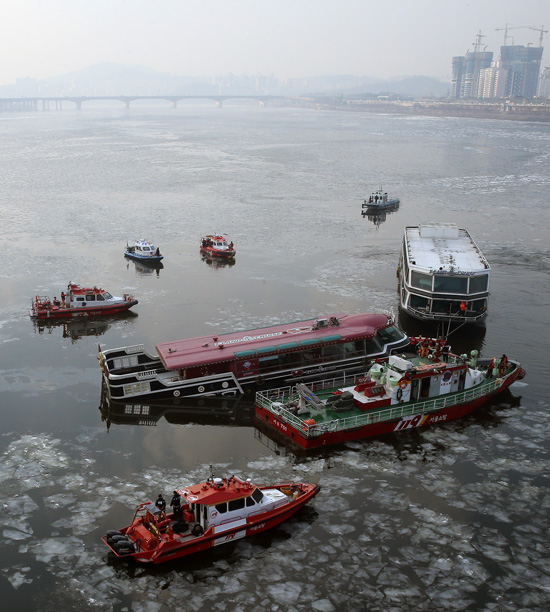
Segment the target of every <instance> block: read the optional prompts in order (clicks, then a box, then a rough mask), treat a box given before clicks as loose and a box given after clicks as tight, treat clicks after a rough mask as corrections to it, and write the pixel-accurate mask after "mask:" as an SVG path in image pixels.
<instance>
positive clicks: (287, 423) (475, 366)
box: [255, 338, 525, 449]
mask: <svg viewBox="0 0 550 612" xmlns="http://www.w3.org/2000/svg"><path fill="white" fill-rule="evenodd" d="M415 340H416V339H414V338H412V339H411V343H412V344H413V345H414V343H415ZM449 349H450V347H449V346H448V345H446V343H445V342H441V341H439V340H433V341H432V342H430V343H426V342H423V343H422V345H421V346H419V352H418V354H414V353H410V354H409V355H403V356H402V357H400V356H397V355H390V356H389V357H388V358H385V359H376V361H375V362H374V363H373V364H372V365H371V367H370V369H369V370H368V372H367V373H366V374H362V375H352V376H346V375H344V376H340V377H338V378H337V379H333V380H322V381H317V382H314V383H310V384H309V385H307V386H306V385H305V384H298V385H296V386H294V387H286V388H280V389H273V390H271V391H261V392H258V393H256V404H255V412H256V417H257V425H258V426H259V427H260V428H262V427H263V425H266V426H267V428H268V429H269V430H270V431H272V432H273V431H276V432H278V434H279V436H283V437H284V438H287V439H289V440H290V441H291V442H292V443H293V444H296V445H297V446H299V447H302V448H305V449H308V448H317V447H320V446H324V445H329V444H337V443H341V442H346V441H348V440H356V439H359V438H368V437H371V436H378V435H381V434H386V433H392V432H397V431H402V430H404V429H412V428H415V427H424V426H427V425H434V424H436V423H445V422H447V421H451V420H453V419H457V418H459V417H462V416H464V415H466V414H468V413H470V412H472V411H473V410H474V409H476V408H477V407H478V406H481V405H482V404H484V403H485V402H487V401H488V400H489V399H490V398H492V397H493V396H495V395H497V394H498V393H500V392H501V391H503V390H504V389H507V388H508V387H509V386H510V385H511V384H512V383H514V382H515V381H517V380H519V379H521V378H523V377H524V376H525V371H524V370H523V368H522V367H521V365H520V364H519V362H518V361H516V360H514V359H509V358H508V357H507V356H506V355H502V357H500V358H498V359H497V358H494V359H478V352H477V351H475V350H474V351H471V353H470V355H469V356H468V355H454V354H452V353H450V352H449Z"/></svg>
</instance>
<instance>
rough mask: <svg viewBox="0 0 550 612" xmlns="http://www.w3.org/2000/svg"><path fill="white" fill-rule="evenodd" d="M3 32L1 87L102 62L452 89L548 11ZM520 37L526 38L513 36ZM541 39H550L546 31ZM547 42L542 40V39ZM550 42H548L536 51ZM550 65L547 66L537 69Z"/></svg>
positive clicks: (147, 16)
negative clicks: (469, 63) (473, 64)
mask: <svg viewBox="0 0 550 612" xmlns="http://www.w3.org/2000/svg"><path fill="white" fill-rule="evenodd" d="M3 17H4V18H3V20H2V22H1V23H0V57H2V58H3V59H2V61H1V62H0V85H6V84H10V83H14V82H15V80H16V79H21V78H27V77H28V78H35V79H38V80H41V79H45V78H48V77H53V76H57V75H62V74H67V73H70V72H74V71H78V70H81V69H83V68H85V67H87V66H90V65H94V64H97V63H101V62H115V63H122V64H139V65H143V66H147V67H150V68H152V69H154V70H158V71H163V72H167V73H169V74H175V75H181V76H193V77H198V76H207V75H211V76H214V75H217V74H231V73H233V74H272V75H274V76H276V77H277V78H279V79H286V78H300V77H308V76H315V75H320V74H326V75H329V74H350V75H365V76H370V77H374V78H394V77H398V76H403V75H426V76H431V77H434V78H438V79H441V80H450V75H451V58H452V57H453V56H456V55H462V54H464V53H466V52H467V51H468V50H473V49H474V45H475V43H476V36H477V34H478V33H479V32H481V34H482V36H483V38H482V45H483V47H484V48H487V49H491V50H493V51H494V52H495V54H497V53H498V51H499V50H500V47H501V46H502V45H503V43H504V31H503V29H504V27H505V26H506V25H508V27H509V31H508V37H509V39H511V40H509V41H508V44H511V42H512V41H513V42H514V43H515V44H519V45H526V46H528V45H532V46H538V44H539V36H540V33H539V32H537V31H534V30H531V29H529V28H528V27H527V26H532V27H536V28H541V27H544V24H547V25H550V7H549V5H548V3H547V1H544V2H543V1H542V0H526V1H525V2H523V3H521V4H518V3H514V2H510V1H508V0H506V1H504V2H503V1H498V0H480V1H479V2H477V3H474V2H466V3H465V4H460V5H457V6H452V7H451V6H450V5H445V6H442V4H441V2H440V1H436V0H418V1H417V2H416V3H410V2H408V1H407V0H395V1H394V2H393V3H386V4H376V5H371V3H367V2H365V1H364V0H347V2H346V3H340V2H337V1H336V0H301V1H299V2H296V1H290V0H264V1H262V2H258V1H257V0H233V1H229V0H226V1H224V0H210V1H209V2H208V3H204V4H199V3H194V2H190V1H187V0H159V2H157V3H155V4H154V6H153V4H152V3H149V2H145V1H144V0H109V1H108V0H95V1H94V2H93V3H88V2H84V1H83V0H50V1H49V2H47V3H44V2H41V1H40V0H20V1H19V2H18V3H10V6H8V7H6V8H5V9H4V11H3ZM520 26H521V27H520ZM547 29H548V28H547ZM545 36H548V34H546V35H545ZM545 42H548V39H543V46H545V44H544V43H545ZM547 63H548V61H547V60H545V59H544V57H543V60H542V66H545V65H546V64H547Z"/></svg>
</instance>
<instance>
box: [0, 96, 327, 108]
mask: <svg viewBox="0 0 550 612" xmlns="http://www.w3.org/2000/svg"><path fill="white" fill-rule="evenodd" d="M141 100H166V101H167V102H168V103H169V104H170V106H172V107H173V108H177V106H178V102H180V101H182V100H212V101H213V102H215V103H216V106H218V107H220V108H221V107H222V106H223V103H224V102H225V101H226V100H253V101H257V102H258V104H260V106H267V105H268V104H270V105H274V106H290V105H302V104H315V103H316V102H317V100H316V99H315V98H308V97H298V96H273V95H269V96H268V95H265V96H245V95H243V96H240V95H210V94H208V95H202V96H53V97H44V96H38V97H36V98H31V97H29V98H0V111H29V110H40V109H41V110H52V109H54V110H61V109H62V108H63V104H64V103H65V104H66V103H70V104H71V108H76V109H77V110H81V109H82V106H83V105H84V104H86V103H88V102H93V101H112V102H121V103H122V104H124V106H125V108H130V104H131V103H132V102H137V101H141ZM72 105H74V107H73V106H72Z"/></svg>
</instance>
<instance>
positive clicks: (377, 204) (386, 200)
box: [363, 187, 400, 214]
mask: <svg viewBox="0 0 550 612" xmlns="http://www.w3.org/2000/svg"><path fill="white" fill-rule="evenodd" d="M399 202H400V200H399V198H391V197H389V196H388V194H387V193H386V192H384V191H382V188H381V187H380V188H379V189H377V190H376V191H374V192H373V193H372V194H371V195H370V196H369V199H368V200H363V209H364V214H366V213H367V212H368V213H369V214H372V213H375V212H381V211H383V210H391V209H392V208H398V207H399Z"/></svg>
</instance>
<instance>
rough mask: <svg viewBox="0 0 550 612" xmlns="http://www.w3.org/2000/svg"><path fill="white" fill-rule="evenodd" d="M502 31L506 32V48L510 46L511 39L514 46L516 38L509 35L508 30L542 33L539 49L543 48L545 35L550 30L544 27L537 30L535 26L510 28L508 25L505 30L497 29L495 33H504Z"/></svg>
mask: <svg viewBox="0 0 550 612" xmlns="http://www.w3.org/2000/svg"><path fill="white" fill-rule="evenodd" d="M502 30H504V46H505V47H506V45H507V44H508V39H509V38H511V39H512V44H514V37H513V36H509V35H508V30H535V31H536V32H540V39H539V47H542V37H543V35H544V34H546V33H547V32H548V30H545V29H544V26H542V28H536V27H535V26H509V25H508V24H506V27H504V28H495V32H502Z"/></svg>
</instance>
